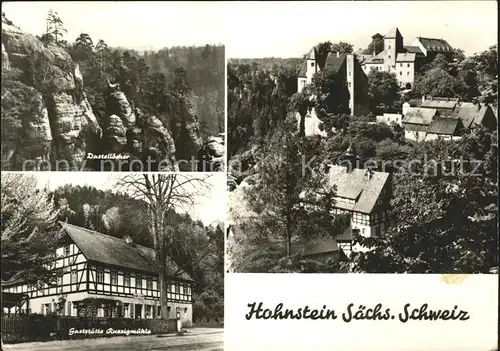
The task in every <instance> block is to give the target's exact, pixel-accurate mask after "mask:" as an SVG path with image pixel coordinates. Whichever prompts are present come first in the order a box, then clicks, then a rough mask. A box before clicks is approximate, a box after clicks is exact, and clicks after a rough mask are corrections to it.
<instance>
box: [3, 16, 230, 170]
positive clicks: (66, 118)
mask: <svg viewBox="0 0 500 351" xmlns="http://www.w3.org/2000/svg"><path fill="white" fill-rule="evenodd" d="M4 77H5V78H6V79H5V81H3V82H2V169H3V170H27V169H28V168H26V166H25V165H26V161H28V163H29V164H30V166H29V167H30V168H29V169H33V170H36V169H51V170H53V171H56V170H74V171H77V170H114V171H120V170H136V171H148V170H151V171H155V170H159V171H177V170H178V169H179V168H178V165H177V163H178V162H177V161H176V160H177V159H180V158H181V157H182V158H184V157H185V158H186V159H187V160H188V161H190V158H191V157H192V156H198V155H200V148H201V147H202V139H201V137H200V130H199V121H198V118H197V116H196V114H195V113H194V112H193V111H184V110H183V111H184V112H185V113H186V114H185V115H183V116H182V118H179V120H182V123H183V124H182V126H172V125H170V123H171V122H168V123H169V125H167V124H166V123H167V121H170V120H171V119H170V118H169V116H158V117H157V116H152V115H147V114H144V113H143V112H142V111H140V110H139V109H138V108H136V106H135V105H134V103H133V102H131V101H129V100H128V99H127V96H126V95H125V93H124V92H123V90H125V91H128V90H127V86H124V87H123V88H124V89H120V84H111V83H110V82H109V81H108V87H109V89H108V91H107V92H105V95H106V96H105V97H104V98H105V104H106V107H105V111H104V113H103V114H104V116H101V115H100V116H99V121H98V120H97V118H96V116H95V115H94V112H93V111H92V107H91V105H90V103H89V100H88V99H87V95H86V93H85V88H84V81H83V76H82V73H81V72H80V67H79V65H78V64H77V63H75V62H74V61H73V60H72V58H71V56H70V55H69V53H68V51H67V50H66V49H65V48H63V47H61V46H60V45H58V44H57V43H55V41H54V40H53V39H51V38H50V36H46V37H45V36H44V38H42V39H38V38H35V37H34V36H33V35H31V34H28V33H24V32H23V31H22V30H21V29H20V28H18V27H16V26H14V25H13V24H12V23H11V22H10V21H8V20H6V19H5V17H2V78H4ZM125 85H126V84H125ZM172 113H176V112H172ZM179 113H183V112H182V111H180V112H179ZM172 130H173V131H174V133H175V134H173V133H172V132H171V131H172ZM176 143H177V148H176ZM221 145H222V146H221ZM223 148H224V147H223V140H222V141H221V140H220V138H212V139H209V140H208V141H207V143H206V144H205V145H204V146H203V150H202V151H201V152H202V153H203V154H204V155H207V156H208V160H209V163H210V164H213V166H212V167H213V168H215V169H219V168H221V167H222V168H223V167H224V165H223V163H224V161H223V154H224V151H223ZM89 153H93V154H94V155H95V154H99V155H103V154H110V153H111V154H112V153H114V154H120V155H123V156H125V158H126V159H128V161H127V162H123V159H121V160H120V161H122V162H120V164H121V165H120V166H119V167H118V168H117V167H115V166H116V164H117V161H116V160H114V161H113V160H109V161H108V163H107V165H106V166H103V165H102V163H100V162H98V161H90V160H89V159H88V158H87V156H88V154H89ZM135 160H138V161H141V162H137V163H135V165H136V166H137V167H138V168H137V167H136V166H134V165H132V164H133V162H132V161H135ZM30 161H31V163H30ZM39 161H44V162H43V164H44V165H45V166H44V167H41V166H40V164H41V163H40V162H39ZM124 164H125V165H124ZM103 167H104V168H103ZM105 167H109V168H110V169H106V168H105ZM111 167H112V168H111Z"/></svg>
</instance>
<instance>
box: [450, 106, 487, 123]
mask: <svg viewBox="0 0 500 351" xmlns="http://www.w3.org/2000/svg"><path fill="white" fill-rule="evenodd" d="M490 108H491V106H489V105H484V104H474V103H472V102H462V103H460V104H459V105H458V106H457V108H456V110H455V112H454V113H453V114H452V117H455V118H457V117H458V118H460V120H461V121H462V124H463V125H464V127H465V128H470V127H471V126H472V124H473V123H474V124H482V123H483V118H484V116H485V115H486V112H487V111H488V109H490Z"/></svg>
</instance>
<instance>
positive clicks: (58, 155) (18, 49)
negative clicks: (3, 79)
mask: <svg viewBox="0 0 500 351" xmlns="http://www.w3.org/2000/svg"><path fill="white" fill-rule="evenodd" d="M2 62H6V63H2V75H3V73H4V71H5V73H9V71H11V72H10V73H12V74H14V72H18V73H17V74H18V75H19V77H16V78H17V79H15V78H13V79H12V80H10V81H9V82H7V83H5V84H4V85H3V87H2V134H3V135H4V133H3V132H4V131H3V129H4V127H5V128H6V130H5V133H6V134H8V135H9V138H8V139H9V140H8V141H6V140H4V138H2V169H11V170H27V169H33V168H34V169H38V168H40V167H41V163H40V162H39V161H40V160H42V161H47V162H43V167H41V168H42V169H47V168H50V169H52V170H65V169H71V170H81V169H82V168H83V167H84V162H83V161H84V159H85V155H86V153H87V152H88V145H87V143H88V140H89V137H90V136H91V135H92V134H99V133H100V130H101V128H100V127H99V124H98V123H97V120H96V117H95V116H94V113H93V112H92V108H91V107H90V104H89V102H88V100H87V98H86V96H85V93H84V92H83V87H82V84H77V83H76V81H78V78H76V77H77V75H78V73H79V70H78V67H77V66H76V67H75V64H74V62H73V61H72V59H71V57H70V56H69V54H68V53H67V52H66V51H65V50H64V49H63V48H61V47H59V46H56V45H55V44H51V43H49V44H47V45H43V43H42V42H41V41H40V40H38V39H37V38H35V37H34V36H33V35H31V34H27V33H24V32H22V31H21V30H20V29H19V28H18V27H16V26H14V25H12V24H11V23H10V22H9V21H7V20H6V19H5V17H2ZM75 78H76V79H75ZM79 78H80V79H81V74H80V77H79ZM4 98H6V99H7V101H4ZM14 121H16V123H18V125H17V126H16V128H13V126H12V125H11V124H12V122H14ZM57 160H64V162H57V164H56V163H55V161H57Z"/></svg>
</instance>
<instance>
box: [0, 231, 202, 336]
mask: <svg viewBox="0 0 500 351" xmlns="http://www.w3.org/2000/svg"><path fill="white" fill-rule="evenodd" d="M60 225H61V231H60V235H61V241H60V242H61V246H60V247H59V248H57V250H56V256H57V258H56V260H55V261H54V262H53V265H52V267H53V269H62V270H63V274H62V275H60V277H58V278H57V282H56V284H55V285H53V286H52V285H51V286H48V285H47V284H44V285H43V286H41V287H38V286H37V285H36V284H37V282H35V281H31V282H28V281H23V280H19V279H15V277H14V278H13V279H11V280H10V281H8V282H5V283H4V282H2V290H3V292H6V293H13V294H16V293H17V294H23V295H24V296H26V297H27V298H26V299H25V300H24V301H23V302H22V304H21V305H20V306H18V308H19V309H20V310H21V312H22V313H26V314H32V313H38V314H44V315H45V314H50V313H51V312H54V311H55V310H56V308H57V307H56V306H57V304H58V301H59V297H60V296H63V295H65V297H66V302H65V305H64V306H63V308H62V314H63V315H66V316H84V315H85V316H95V317H124V318H136V319H138V318H160V316H161V314H160V313H161V308H160V304H159V299H160V287H159V284H158V274H157V270H156V268H155V267H156V265H155V251H154V250H153V249H151V248H147V247H144V246H141V245H136V244H134V243H133V242H132V240H131V239H130V237H126V238H124V239H121V238H116V237H112V236H109V235H105V234H101V233H98V232H95V231H92V230H89V229H85V228H81V227H78V226H75V225H71V224H68V223H60ZM168 266H169V271H170V273H171V276H170V278H169V279H170V280H168V282H167V284H168V285H167V301H168V316H169V318H176V316H177V314H180V319H181V322H182V325H183V326H184V327H189V326H191V325H192V313H193V308H192V304H193V301H192V286H193V284H194V282H193V280H192V279H191V278H190V277H189V275H187V274H186V273H185V272H183V271H182V270H180V269H179V268H178V267H177V265H176V264H175V263H174V262H172V261H170V262H169V263H168Z"/></svg>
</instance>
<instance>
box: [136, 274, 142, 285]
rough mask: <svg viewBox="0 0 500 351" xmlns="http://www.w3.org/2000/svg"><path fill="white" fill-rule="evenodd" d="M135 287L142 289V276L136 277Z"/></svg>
mask: <svg viewBox="0 0 500 351" xmlns="http://www.w3.org/2000/svg"><path fill="white" fill-rule="evenodd" d="M135 287H136V288H142V278H141V276H140V275H138V276H136V277H135Z"/></svg>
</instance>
